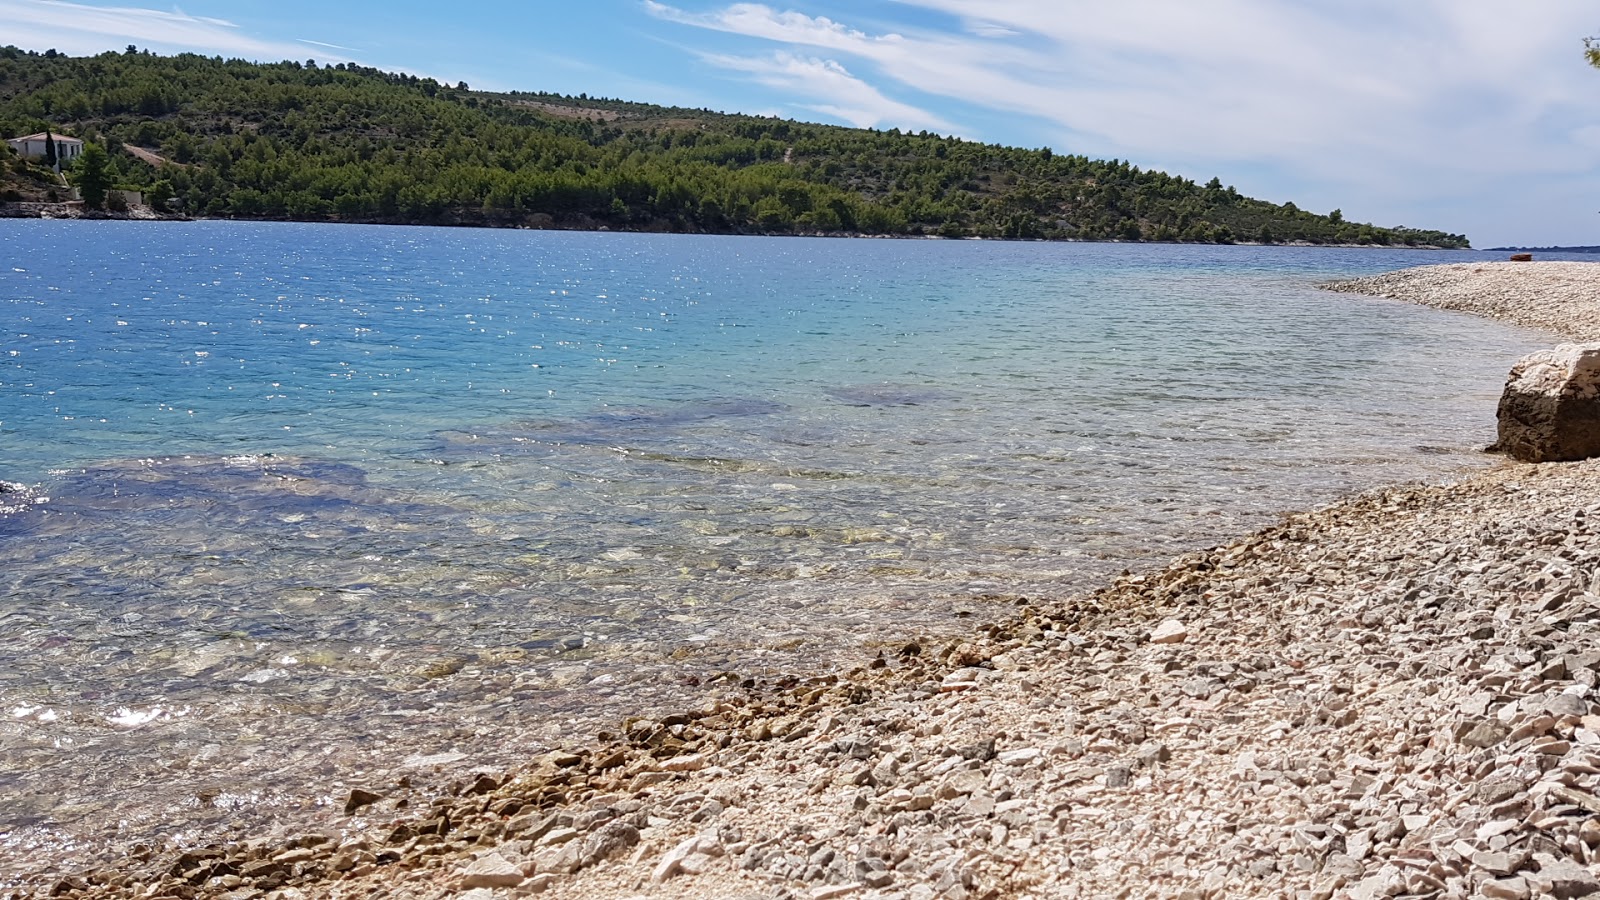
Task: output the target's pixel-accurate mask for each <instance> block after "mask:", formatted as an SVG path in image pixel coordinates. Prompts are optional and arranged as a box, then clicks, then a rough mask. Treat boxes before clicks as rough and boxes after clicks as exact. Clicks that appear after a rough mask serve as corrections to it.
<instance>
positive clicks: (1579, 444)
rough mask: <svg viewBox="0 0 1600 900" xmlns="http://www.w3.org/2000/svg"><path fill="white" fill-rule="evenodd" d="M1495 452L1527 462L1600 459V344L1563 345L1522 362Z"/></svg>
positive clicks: (1503, 409)
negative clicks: (1599, 457)
mask: <svg viewBox="0 0 1600 900" xmlns="http://www.w3.org/2000/svg"><path fill="white" fill-rule="evenodd" d="M1490 449H1493V450H1497V451H1500V452H1502V453H1506V454H1508V455H1510V456H1511V458H1513V459H1520V460H1523V461H1524V462H1557V461H1562V460H1575V459H1587V458H1589V457H1591V456H1600V344H1562V345H1560V346H1559V347H1556V348H1555V349H1554V350H1541V351H1539V352H1538V353H1531V354H1529V355H1527V356H1524V357H1523V358H1522V359H1520V360H1518V361H1517V364H1516V365H1514V366H1512V367H1511V376H1510V377H1509V378H1507V379H1506V389H1505V393H1504V394H1502V395H1501V396H1500V437H1499V440H1497V441H1495V445H1494V447H1492V448H1490Z"/></svg>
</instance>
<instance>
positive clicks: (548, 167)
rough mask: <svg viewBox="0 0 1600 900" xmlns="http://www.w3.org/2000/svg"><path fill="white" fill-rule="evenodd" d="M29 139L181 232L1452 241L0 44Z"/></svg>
mask: <svg viewBox="0 0 1600 900" xmlns="http://www.w3.org/2000/svg"><path fill="white" fill-rule="evenodd" d="M46 128H49V129H52V130H55V131H58V132H62V133H65V134H70V135H73V136H76V137H80V138H84V139H86V140H89V141H92V142H95V143H98V144H100V145H102V146H104V147H105V148H106V149H107V150H108V151H109V152H110V157H111V160H110V166H111V172H110V175H111V181H112V182H113V184H114V185H115V186H118V187H126V188H134V189H142V190H145V191H147V192H149V191H154V193H155V197H156V200H157V202H162V203H164V202H165V200H166V198H167V197H168V196H170V197H172V198H173V201H172V208H174V209H180V210H182V211H184V212H187V213H189V214H191V215H200V216H216V217H238V218H252V219H257V218H267V219H297V220H309V221H350V222H393V223H437V224H471V225H497V226H527V227H558V228H596V227H602V226H604V227H610V228H614V229H630V230H654V231H689V232H730V233H756V232H762V233H873V234H907V235H918V234H929V235H931V234H937V235H943V236H948V237H966V236H981V237H1007V238H1050V239H1080V240H1146V241H1152V240H1153V241H1178V240H1181V241H1196V242H1231V241H1236V240H1239V241H1264V242H1279V241H1303V242H1309V243H1314V244H1330V243H1341V244H1358V243H1359V244H1388V245H1434V246H1443V247H1465V246H1467V240H1466V238H1465V237H1463V236H1461V235H1453V234H1446V233H1443V232H1439V231H1426V230H1419V229H1411V228H1377V227H1373V226H1370V225H1362V224H1357V223H1351V222H1345V221H1343V220H1342V218H1340V217H1339V216H1338V214H1337V213H1335V214H1334V215H1331V216H1323V215H1316V214H1313V213H1309V212H1305V211H1303V210H1299V209H1296V208H1295V207H1294V205H1293V204H1288V203H1286V204H1283V205H1281V206H1279V205H1276V204H1272V203H1267V202H1264V201H1260V200H1253V199H1250V198H1248V197H1244V196H1241V195H1240V194H1239V193H1238V192H1237V191H1235V190H1234V189H1233V188H1231V187H1224V186H1223V185H1222V184H1221V182H1220V181H1218V180H1216V179H1212V180H1211V182H1210V183H1208V184H1204V185H1201V184H1197V183H1195V182H1193V181H1190V180H1187V179H1184V178H1177V177H1174V176H1171V175H1167V174H1165V173H1162V172H1155V171H1148V170H1141V169H1140V168H1139V167H1137V166H1134V165H1132V164H1130V163H1127V162H1122V161H1117V160H1113V161H1110V162H1105V161H1100V160H1091V159H1088V158H1086V157H1082V156H1069V155H1064V154H1054V153H1051V152H1050V151H1049V150H1023V149H1017V148H1010V147H1000V146H996V145H993V144H978V143H973V142H971V141H963V140H958V139H954V138H943V137H938V136H936V135H930V134H927V133H922V134H908V133H901V132H899V131H897V130H890V131H887V132H883V131H874V130H866V129H855V128H841V127H836V126H829V125H812V124H803V123H799V122H792V121H784V120H779V119H774V118H761V117H754V116H740V115H723V114H718V113H712V112H709V111H706V110H693V109H677V108H665V107H659V106H650V105H645V104H637V103H626V102H621V101H614V100H598V99H590V98H587V97H582V96H580V97H577V98H573V97H565V96H557V95H550V94H532V93H521V92H516V93H510V94H494V93H484V92H479V91H473V90H470V89H469V88H468V86H467V85H465V84H458V85H455V86H449V85H444V84H440V83H438V82H435V81H433V80H431V79H425V78H417V77H415V76H410V75H400V74H393V73H386V72H380V71H378V70H375V69H368V68H361V67H356V66H343V65H340V66H319V65H317V64H315V63H313V62H310V61H307V62H305V63H299V62H284V63H274V64H270V65H263V64H257V63H249V62H243V61H239V60H226V61H225V60H222V59H220V58H210V57H204V56H196V55H188V54H186V55H181V56H175V57H164V56H155V55H151V54H149V53H148V52H138V51H134V50H132V48H130V49H129V52H125V53H105V54H101V55H99V56H94V57H87V58H78V57H68V56H63V55H59V54H56V53H54V52H47V53H43V54H40V53H34V52H25V51H21V50H18V49H16V48H15V47H7V48H4V49H0V132H3V133H4V134H5V135H6V136H15V135H22V134H29V133H34V132H38V131H43V130H45V129H46ZM15 165H16V162H15V161H12V162H11V163H8V166H15ZM0 187H3V186H0Z"/></svg>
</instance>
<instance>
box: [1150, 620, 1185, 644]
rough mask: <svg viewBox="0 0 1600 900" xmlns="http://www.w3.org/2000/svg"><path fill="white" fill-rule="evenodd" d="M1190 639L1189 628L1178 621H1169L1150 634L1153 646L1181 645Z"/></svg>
mask: <svg viewBox="0 0 1600 900" xmlns="http://www.w3.org/2000/svg"><path fill="white" fill-rule="evenodd" d="M1188 639H1189V629H1188V627H1186V626H1185V625H1184V624H1183V623H1182V622H1180V621H1178V620H1177V619H1167V620H1166V621H1164V622H1162V623H1161V624H1160V625H1157V626H1156V627H1155V630H1154V631H1152V632H1150V643H1152V644H1181V643H1183V642H1184V641H1186V640H1188Z"/></svg>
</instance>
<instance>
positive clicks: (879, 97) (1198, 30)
mask: <svg viewBox="0 0 1600 900" xmlns="http://www.w3.org/2000/svg"><path fill="white" fill-rule="evenodd" d="M1593 34H1600V7H1596V6H1595V4H1594V3H1593V2H1592V0H1535V2H1530V3H1526V4H1507V3H1504V2H1501V0H1404V2H1396V0H1343V2H1339V3H1326V2H1318V0H1205V2H1201V0H1113V2H1107V0H1095V2H1082V0H860V2H855V3H844V2H830V0H817V2H812V0H790V2H774V3H727V2H704V0H588V2H582V3H551V2H542V3H541V2H522V3H517V2H510V0H478V2H472V3H451V4H443V3H437V2H432V3H421V2H410V0H404V2H386V3H379V2H372V0H346V2H333V3H329V2H309V0H271V2H268V0H185V2H184V3H183V4H182V6H181V7H178V6H139V5H136V3H135V0H124V2H122V3H91V2H62V0H0V43H14V44H17V45H18V46H22V47H25V48H29V49H37V50H43V49H47V48H50V47H55V48H57V49H59V50H62V51H64V52H70V53H74V54H81V53H93V52H98V51H100V50H105V49H120V48H122V47H124V46H126V45H127V44H130V43H133V44H137V45H138V46H140V47H147V48H150V49H153V50H157V51H163V52H166V51H178V50H194V51H199V52H204V53H208V54H213V55H224V56H242V57H246V58H252V59H281V58H294V59H307V58H315V59H317V60H319V61H324V62H338V61H346V60H349V61H356V62H360V63H363V64H366V65H372V66H378V67H381V68H386V69H401V70H406V71H411V72H416V73H419V74H425V75H431V76H434V77H436V78H439V79H440V80H445V81H450V82H455V81H462V80H464V81H467V82H469V83H471V84H472V85H473V86H474V87H481V88H490V89H524V90H546V91H557V92H562V93H570V94H577V93H588V94H591V95H597V96H611V97H622V98H624V99H630V100H643V101H650V102H656V103H666V104H676V105H683V106H693V107H709V108H711V109H718V110H727V111H738V112H748V113H759V114H777V115H782V116H788V117H793V118H799V119H805V120H810V121H826V122H838V123H843V124H851V125H860V126H868V127H877V128H890V127H899V128H907V129H912V130H921V129H928V130H930V131H938V132H941V133H949V134H958V135H960V136H962V137H966V138H971V139H975V140H982V141H991V142H997V143H1003V144H1016V145H1022V146H1028V147H1041V146H1049V147H1053V148H1054V149H1056V150H1057V151H1059V152H1064V153H1082V154H1086V155H1088V156H1093V157H1101V158H1112V157H1116V158H1122V159H1128V160H1131V161H1133V162H1134V163H1135V164H1138V165H1140V166H1144V167H1147V168H1159V169H1165V170H1167V171H1170V172H1174V173H1177V174H1182V175H1186V176H1189V177H1192V178H1196V179H1199V180H1204V179H1207V178H1210V177H1211V176H1212V175H1217V176H1220V177H1221V178H1222V180H1223V181H1224V182H1225V183H1229V184H1233V185H1236V186H1237V187H1238V188H1239V190H1240V191H1242V192H1244V193H1246V194H1249V195H1252V196H1256V197H1260V198H1262V199H1268V200H1273V201H1275V202H1284V201H1293V202H1295V203H1297V204H1299V205H1300V206H1302V207H1304V208H1307V209H1312V210H1317V211H1323V212H1326V211H1327V210H1330V209H1332V208H1334V207H1341V208H1342V209H1343V211H1344V213H1345V216H1346V217H1347V218H1350V219H1355V220H1360V221H1372V222H1376V223H1378V224H1381V225H1412V226H1418V227H1429V228H1442V229H1444V230H1447V231H1457V232H1465V233H1466V234H1468V235H1469V236H1470V237H1472V239H1473V240H1474V242H1475V243H1476V244H1477V246H1480V247H1481V246H1491V245H1496V244H1502V243H1526V244H1557V243H1560V244H1600V71H1597V70H1594V69H1591V68H1589V67H1587V66H1586V65H1585V64H1584V62H1583V58H1582V46H1583V45H1582V38H1583V37H1584V36H1586V35H1593Z"/></svg>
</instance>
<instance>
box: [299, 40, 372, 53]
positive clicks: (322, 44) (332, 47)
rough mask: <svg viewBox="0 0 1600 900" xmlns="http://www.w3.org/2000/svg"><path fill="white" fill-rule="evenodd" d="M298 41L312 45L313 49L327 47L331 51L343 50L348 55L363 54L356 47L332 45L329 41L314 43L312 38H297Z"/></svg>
mask: <svg viewBox="0 0 1600 900" xmlns="http://www.w3.org/2000/svg"><path fill="white" fill-rule="evenodd" d="M296 40H298V41H299V42H300V43H302V44H310V45H311V46H313V47H327V48H328V49H329V50H343V51H344V52H346V53H360V52H361V51H360V50H357V49H356V48H354V47H344V46H341V45H339V44H330V43H328V42H327V41H313V40H312V39H310V38H296Z"/></svg>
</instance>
